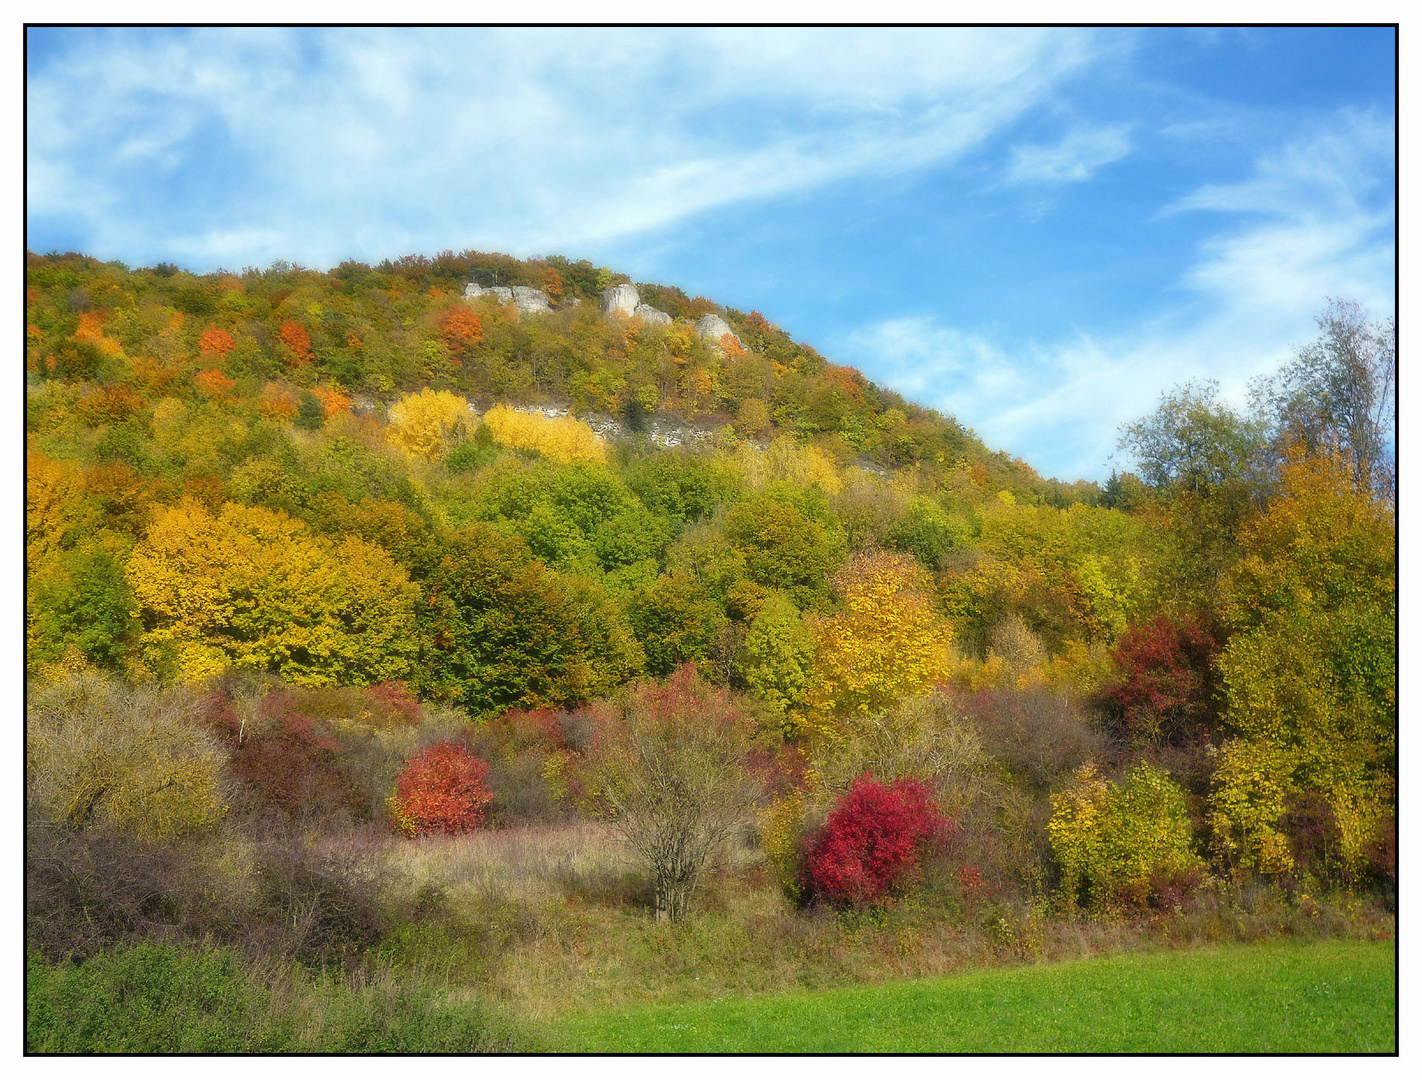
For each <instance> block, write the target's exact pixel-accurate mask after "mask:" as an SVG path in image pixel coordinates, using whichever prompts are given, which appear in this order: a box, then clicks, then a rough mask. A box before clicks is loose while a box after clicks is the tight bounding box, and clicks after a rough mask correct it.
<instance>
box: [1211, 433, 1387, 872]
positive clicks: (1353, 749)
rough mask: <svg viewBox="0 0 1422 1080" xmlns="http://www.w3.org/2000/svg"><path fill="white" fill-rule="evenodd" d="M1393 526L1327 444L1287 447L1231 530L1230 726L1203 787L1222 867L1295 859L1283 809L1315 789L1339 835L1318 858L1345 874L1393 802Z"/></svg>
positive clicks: (1278, 868) (1275, 864)
mask: <svg viewBox="0 0 1422 1080" xmlns="http://www.w3.org/2000/svg"><path fill="white" fill-rule="evenodd" d="M1396 536H1397V533H1396V527H1395V522H1394V519H1393V515H1392V511H1391V510H1390V508H1389V507H1388V506H1387V505H1386V504H1384V503H1382V502H1379V501H1376V500H1375V499H1373V498H1372V496H1371V494H1370V492H1369V491H1367V490H1366V489H1365V488H1363V487H1361V486H1359V484H1358V481H1357V479H1356V478H1355V475H1354V470H1353V467H1352V465H1351V463H1350V462H1349V461H1348V460H1347V458H1345V457H1344V456H1342V455H1340V454H1336V453H1333V452H1329V451H1319V452H1317V453H1313V454H1304V453H1303V452H1302V451H1301V450H1295V451H1293V452H1292V453H1291V454H1290V455H1289V457H1288V459H1287V460H1286V461H1285V464H1284V467H1283V469H1282V470H1281V473H1280V483H1279V493H1278V495H1277V496H1276V497H1275V498H1274V500H1273V501H1272V502H1271V503H1270V504H1269V508H1268V510H1267V511H1265V512H1264V513H1263V514H1261V515H1259V516H1258V517H1257V518H1255V519H1253V520H1252V521H1250V522H1249V523H1248V524H1247V525H1245V526H1244V528H1243V529H1241V531H1240V537H1239V541H1240V548H1241V550H1242V553H1243V558H1241V559H1240V560H1239V562H1238V563H1237V564H1236V565H1235V566H1234V567H1233V568H1232V569H1231V570H1230V572H1229V574H1228V575H1227V576H1226V577H1225V579H1224V582H1223V587H1222V589H1221V592H1222V594H1223V601H1224V605H1223V606H1224V616H1225V619H1226V621H1227V622H1228V623H1229V625H1230V628H1231V629H1232V630H1233V634H1232V636H1231V637H1230V640H1229V644H1228V645H1227V646H1226V647H1225V650H1224V652H1223V654H1222V655H1221V656H1220V659H1219V667H1220V672H1221V674H1222V675H1223V676H1224V682H1225V688H1226V693H1227V697H1228V710H1227V714H1226V719H1227V720H1228V722H1229V725H1230V728H1231V729H1232V730H1231V733H1232V735H1233V737H1232V738H1231V739H1229V740H1227V741H1226V742H1225V744H1224V746H1223V747H1222V748H1221V754H1220V761H1219V765H1218V767H1217V770H1216V774H1215V791H1214V793H1213V795H1212V796H1211V800H1210V823H1211V827H1212V829H1213V831H1214V841H1215V848H1216V851H1217V853H1218V854H1219V855H1220V856H1221V857H1222V858H1223V859H1224V861H1225V862H1226V864H1228V865H1230V866H1232V867H1237V868H1253V869H1257V870H1260V871H1263V872H1266V873H1270V872H1272V873H1282V872H1285V871H1289V870H1291V869H1295V856H1297V855H1299V854H1303V852H1301V851H1295V850H1291V847H1290V844H1289V843H1288V842H1286V841H1287V837H1286V836H1285V835H1284V832H1283V829H1282V821H1283V818H1284V816H1285V814H1286V813H1287V812H1288V810H1289V809H1290V807H1291V806H1292V805H1295V804H1299V805H1306V804H1308V803H1310V802H1312V803H1315V804H1317V803H1319V802H1321V804H1322V806H1323V807H1324V808H1325V810H1326V815H1327V817H1328V818H1330V819H1331V822H1330V824H1331V828H1330V829H1329V830H1328V831H1330V832H1332V833H1333V834H1334V837H1335V838H1334V840H1333V842H1332V844H1331V848H1332V850H1327V851H1325V852H1323V853H1321V857H1320V858H1316V859H1314V860H1313V861H1315V862H1317V863H1320V865H1315V866H1313V867H1312V871H1313V872H1315V873H1319V874H1323V875H1326V876H1336V877H1337V878H1340V879H1342V880H1343V881H1345V882H1347V881H1350V880H1351V879H1352V878H1353V877H1354V875H1356V874H1357V873H1358V872H1359V871H1360V870H1361V869H1362V866H1363V863H1364V860H1365V858H1366V848H1367V847H1368V845H1369V844H1370V843H1372V842H1374V841H1375V840H1376V839H1377V838H1378V835H1379V831H1380V829H1381V828H1382V827H1383V825H1384V822H1385V821H1386V819H1387V818H1388V817H1389V816H1391V815H1392V814H1393V813H1394V806H1393V797H1394V793H1395V788H1396V782H1397V562H1396V547H1395V545H1396ZM1295 846H1297V845H1295Z"/></svg>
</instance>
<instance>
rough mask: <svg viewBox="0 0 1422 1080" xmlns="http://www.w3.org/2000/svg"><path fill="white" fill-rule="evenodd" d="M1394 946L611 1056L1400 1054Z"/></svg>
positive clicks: (675, 1021)
mask: <svg viewBox="0 0 1422 1080" xmlns="http://www.w3.org/2000/svg"><path fill="white" fill-rule="evenodd" d="M1395 971H1396V950H1395V948H1394V946H1393V944H1392V943H1390V942H1389V943H1385V944H1360V943H1354V942H1327V943H1323V944H1315V945H1300V944H1269V945H1234V946H1226V947H1218V948H1209V949H1197V950H1191V951H1176V952H1160V953H1153V954H1148V955H1123V956H1113V957H1106V958H1100V959H1092V960H1081V961H1074V962H1069V963H1059V964H1047V965H1042V966H1037V967H1027V968H1016V969H1011V970H993V971H978V972H972V973H969V974H962V975H954V976H949V977H946V978H939V979H923V980H918V981H915V982H908V983H890V984H885V985H881V986H871V987H850V988H845V989H840V990H831V991H824V992H820V993H813V994H794V995H776V996H766V997H755V998H741V999H735V1000H719V1001H711V1002H699V1003H696V1004H688V1005H679V1006H671V1007H663V1008H656V1009H641V1010H636V1011H633V1012H622V1013H608V1014H601V1015H596V1016H592V1017H588V1018H583V1019H579V1020H576V1021H572V1022H570V1023H569V1024H568V1025H567V1026H566V1027H564V1029H563V1030H562V1031H561V1032H560V1033H559V1035H558V1038H559V1041H560V1044H561V1045H562V1046H563V1047H564V1048H566V1049H569V1050H588V1051H603V1052H636V1051H665V1052H691V1053H694V1052H707V1051H734V1052H773V1051H802V1052H807V1053H834V1052H844V1051H864V1052H877V1053H884V1052H894V1051H909V1052H919V1053H922V1052H932V1051H946V1052H971V1051H985V1052H995V1053H1013V1052H1030V1051H1048V1052H1050V1051H1063V1052H1068V1051H1071V1052H1107V1053H1110V1052H1123V1053H1135V1052H1149V1051H1171V1052H1226V1053H1239V1052H1250V1051H1260V1052H1285V1051H1303V1052H1330V1051H1333V1052H1341V1053H1379V1052H1385V1053H1390V1052H1392V1051H1394V1050H1395V1048H1396V1034H1395V1024H1396V1016H1397V998H1396V992H1395Z"/></svg>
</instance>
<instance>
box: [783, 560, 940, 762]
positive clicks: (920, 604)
mask: <svg viewBox="0 0 1422 1080" xmlns="http://www.w3.org/2000/svg"><path fill="white" fill-rule="evenodd" d="M835 587H836V589H837V591H838V592H839V593H840V596H841V598H842V601H843V609H842V610H841V611H840V612H839V613H838V614H836V615H833V616H831V617H829V618H825V619H820V620H818V621H817V622H816V624H815V627H814V633H815V675H816V679H815V684H814V686H813V689H812V690H811V692H810V694H809V702H808V704H809V707H810V713H811V719H810V720H809V721H808V726H809V727H810V728H811V729H812V730H814V731H816V732H817V733H818V734H820V735H823V736H828V737H830V738H831V739H833V738H837V737H839V735H841V734H842V733H843V730H844V724H843V721H844V718H846V717H852V716H868V715H871V714H873V713H876V712H878V711H880V710H881V709H884V708H887V707H889V706H891V705H894V704H896V703H897V702H898V701H899V700H900V699H901V698H904V697H907V696H910V695H913V694H917V693H920V692H922V691H924V690H927V689H929V688H930V687H933V686H937V685H938V684H940V683H942V682H944V681H945V680H946V679H947V677H948V673H949V668H950V663H951V651H950V644H951V640H952V637H951V633H950V631H949V628H948V624H947V622H946V621H945V620H944V619H942V618H940V617H939V615H938V614H937V613H936V612H935V611H934V609H933V602H932V598H931V595H930V592H929V581H928V575H927V574H926V573H925V572H924V571H923V570H922V568H920V567H919V565H918V564H917V563H916V562H914V560H913V559H912V558H910V557H909V556H907V555H901V554H897V553H894V554H888V553H877V554H873V555H861V556H859V557H858V558H856V559H855V560H854V561H853V562H851V563H850V564H849V566H847V567H846V568H845V569H844V570H842V571H840V573H839V574H838V575H836V577H835Z"/></svg>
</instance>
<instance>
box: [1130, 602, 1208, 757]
mask: <svg viewBox="0 0 1422 1080" xmlns="http://www.w3.org/2000/svg"><path fill="white" fill-rule="evenodd" d="M1218 649H1219V645H1218V643H1217V642H1216V641H1215V638H1214V636H1213V635H1212V634H1211V633H1210V632H1209V630H1207V629H1206V627H1205V626H1204V624H1203V622H1202V621H1201V620H1200V619H1198V618H1184V619H1181V618H1176V617H1175V616H1172V615H1169V614H1165V613H1162V614H1159V615H1157V616H1156V617H1155V618H1154V619H1152V620H1151V621H1150V622H1146V623H1137V624H1136V625H1134V626H1132V627H1130V628H1129V629H1128V630H1127V631H1126V632H1125V633H1124V634H1122V635H1121V640H1120V641H1118V642H1117V643H1116V647H1115V649H1113V650H1112V653H1111V655H1112V658H1113V659H1114V660H1115V661H1116V665H1117V667H1118V668H1119V669H1120V676H1119V677H1118V678H1117V679H1116V680H1115V681H1114V682H1113V683H1111V684H1110V685H1108V686H1107V687H1106V688H1105V694H1106V698H1107V700H1108V701H1110V702H1111V703H1112V704H1113V705H1115V706H1116V708H1117V709H1119V710H1120V715H1121V726H1122V727H1123V728H1125V730H1126V732H1127V733H1128V734H1131V735H1144V736H1147V737H1151V738H1157V737H1160V736H1164V735H1169V734H1178V733H1180V732H1181V731H1182V730H1183V729H1184V727H1185V726H1187V725H1188V724H1191V723H1198V722H1199V721H1201V720H1203V719H1206V718H1207V717H1208V715H1209V713H1210V710H1211V698H1212V697H1213V695H1214V679H1213V674H1212V667H1211V661H1212V660H1213V658H1214V655H1215V653H1216V652H1217V651H1218Z"/></svg>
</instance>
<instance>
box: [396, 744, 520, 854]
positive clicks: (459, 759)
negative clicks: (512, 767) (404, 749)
mask: <svg viewBox="0 0 1422 1080" xmlns="http://www.w3.org/2000/svg"><path fill="white" fill-rule="evenodd" d="M488 775H489V766H488V764H487V763H486V762H484V761H482V760H481V759H479V758H477V757H475V756H474V755H473V754H471V753H470V752H469V751H468V750H466V749H464V747H462V746H460V745H459V744H458V743H457V742H454V741H453V740H451V739H445V740H443V741H441V742H437V743H435V744H434V745H432V746H427V747H425V749H424V750H421V751H420V752H419V753H418V754H416V755H415V756H414V757H413V758H411V759H410V763H409V764H408V765H406V766H405V771H404V772H402V773H401V774H400V778H399V780H397V781H396V784H395V795H394V796H393V797H392V798H391V800H390V817H391V823H392V824H393V825H394V827H395V828H396V829H398V830H399V831H400V832H403V833H406V834H407V835H409V836H419V835H421V834H424V833H431V832H449V833H462V832H468V831H469V830H470V829H473V828H477V827H478V826H479V825H481V824H482V823H483V821H484V809H485V807H487V806H488V805H489V804H490V803H491V802H493V801H494V793H493V792H492V791H490V790H489V786H488V785H487V784H486V783H485V782H484V781H485V778H486V777H487V776H488Z"/></svg>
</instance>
